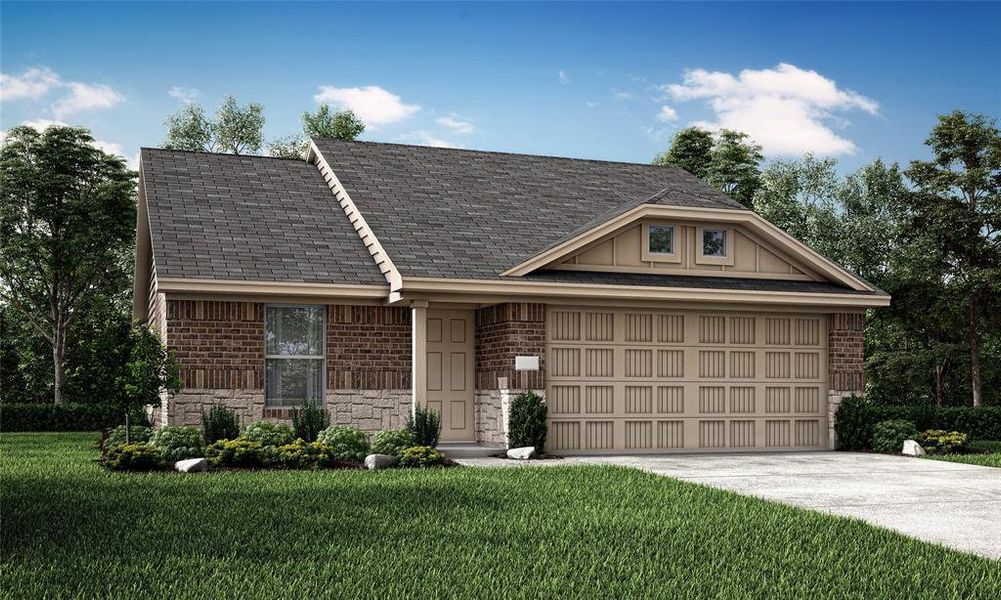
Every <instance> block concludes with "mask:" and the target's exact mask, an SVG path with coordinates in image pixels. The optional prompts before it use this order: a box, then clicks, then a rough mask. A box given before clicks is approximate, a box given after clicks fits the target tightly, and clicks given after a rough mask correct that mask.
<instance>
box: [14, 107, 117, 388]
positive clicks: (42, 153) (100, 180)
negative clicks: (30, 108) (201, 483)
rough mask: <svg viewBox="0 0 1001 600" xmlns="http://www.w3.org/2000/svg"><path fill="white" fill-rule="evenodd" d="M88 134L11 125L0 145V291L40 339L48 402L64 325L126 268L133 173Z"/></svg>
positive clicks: (59, 370) (58, 380)
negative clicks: (46, 353)
mask: <svg viewBox="0 0 1001 600" xmlns="http://www.w3.org/2000/svg"><path fill="white" fill-rule="evenodd" d="M93 142H94V139H93V138H92V137H91V136H90V134H89V133H87V131H86V130H83V129H77V128H72V127H56V126H53V127H48V128H46V129H45V130H44V131H43V132H41V133H39V132H38V131H36V130H35V129H33V128H31V127H16V128H14V129H12V130H11V131H9V132H8V134H7V137H6V139H5V140H4V141H3V145H2V147H0V190H2V191H0V297H2V298H3V300H4V302H5V303H7V304H9V305H10V306H12V307H13V308H14V309H16V310H17V312H18V313H19V315H20V317H21V318H23V319H24V321H25V322H26V323H28V324H29V325H30V326H31V327H33V328H34V330H35V331H37V332H38V334H39V335H41V336H42V337H43V338H44V339H45V340H46V342H47V343H48V344H49V346H50V348H51V351H52V367H53V392H52V394H53V400H54V401H55V402H56V403H61V402H62V401H63V384H64V382H65V377H66V362H65V357H66V348H67V334H68V332H69V328H70V326H71V324H72V323H73V322H74V319H77V318H78V317H79V315H80V314H81V313H82V312H84V311H85V310H86V308H87V307H88V306H89V305H90V304H91V303H93V302H95V301H97V300H99V299H100V298H102V297H105V296H108V295H109V294H110V293H114V290H120V289H121V288H122V287H123V286H127V280H128V276H129V274H128V271H123V269H122V268H121V262H122V261H121V257H122V255H123V254H125V253H128V248H129V247H130V246H131V244H132V237H133V231H134V226H135V218H136V217H135V214H136V213H135V210H136V204H135V173H133V172H132V171H129V170H128V169H127V168H126V167H125V163H124V161H123V160H122V159H121V158H120V157H117V156H111V155H108V154H105V153H104V152H102V151H100V150H98V149H97V148H96V147H94V145H93Z"/></svg>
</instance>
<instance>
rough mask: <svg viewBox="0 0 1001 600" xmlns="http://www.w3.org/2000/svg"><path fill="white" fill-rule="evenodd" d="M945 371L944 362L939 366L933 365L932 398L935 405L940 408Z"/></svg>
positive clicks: (943, 392)
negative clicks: (933, 382)
mask: <svg viewBox="0 0 1001 600" xmlns="http://www.w3.org/2000/svg"><path fill="white" fill-rule="evenodd" d="M945 370H946V364H945V361H942V363H941V364H937V365H935V370H934V373H935V375H934V377H935V384H934V389H933V390H932V394H933V397H934V398H935V404H936V405H937V406H942V398H943V396H945Z"/></svg>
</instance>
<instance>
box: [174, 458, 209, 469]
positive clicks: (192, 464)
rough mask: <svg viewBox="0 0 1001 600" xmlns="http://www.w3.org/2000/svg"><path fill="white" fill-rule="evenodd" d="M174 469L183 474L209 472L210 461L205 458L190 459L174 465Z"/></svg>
mask: <svg viewBox="0 0 1001 600" xmlns="http://www.w3.org/2000/svg"><path fill="white" fill-rule="evenodd" d="M174 468H175V469H177V470H178V471H180V472H181V473H198V472H201V471H207V470H208V468H209V461H207V460H205V459H204V458H188V459H185V460H179V461H177V462H176V463H174Z"/></svg>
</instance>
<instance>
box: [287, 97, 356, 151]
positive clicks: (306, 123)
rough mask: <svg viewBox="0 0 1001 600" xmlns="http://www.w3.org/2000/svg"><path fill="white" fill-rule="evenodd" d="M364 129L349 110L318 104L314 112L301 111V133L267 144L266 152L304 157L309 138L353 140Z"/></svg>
mask: <svg viewBox="0 0 1001 600" xmlns="http://www.w3.org/2000/svg"><path fill="white" fill-rule="evenodd" d="M363 131H365V124H364V123H363V122H362V121H361V119H359V118H358V117H356V116H355V114H354V112H352V111H350V110H341V111H337V112H333V111H332V110H331V109H330V105H328V104H324V105H322V106H320V107H319V108H318V109H317V110H316V112H315V113H311V112H309V111H305V112H303V113H302V132H303V135H301V136H300V135H297V134H292V135H287V136H284V137H281V138H278V139H277V140H275V141H274V142H272V143H271V144H270V145H269V146H268V154H270V155H271V156H274V157H278V158H305V157H306V151H307V150H308V149H309V138H314V137H315V138H334V139H338V140H354V139H355V138H357V137H358V136H359V135H361V134H362V132H363Z"/></svg>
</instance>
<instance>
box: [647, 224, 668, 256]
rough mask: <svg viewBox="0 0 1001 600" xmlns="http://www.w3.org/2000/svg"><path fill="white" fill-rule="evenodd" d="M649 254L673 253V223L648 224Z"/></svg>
mask: <svg viewBox="0 0 1001 600" xmlns="http://www.w3.org/2000/svg"><path fill="white" fill-rule="evenodd" d="M649 234H650V240H649V244H648V245H647V248H648V249H649V250H650V254H674V225H650V231H649Z"/></svg>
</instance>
